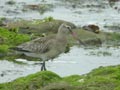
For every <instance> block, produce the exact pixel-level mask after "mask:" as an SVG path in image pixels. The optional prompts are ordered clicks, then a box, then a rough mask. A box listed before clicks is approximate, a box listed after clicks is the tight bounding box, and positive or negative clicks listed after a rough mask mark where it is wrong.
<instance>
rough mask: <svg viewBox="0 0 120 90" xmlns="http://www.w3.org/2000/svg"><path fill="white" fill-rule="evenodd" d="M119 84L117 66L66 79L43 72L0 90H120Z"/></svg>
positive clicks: (100, 68) (5, 84)
mask: <svg viewBox="0 0 120 90" xmlns="http://www.w3.org/2000/svg"><path fill="white" fill-rule="evenodd" d="M119 84H120V65H117V66H107V67H99V68H97V69H94V70H93V71H91V72H90V73H88V74H85V75H71V76H66V77H60V76H58V75H57V74H55V73H53V72H50V71H42V72H38V73H35V74H31V75H28V76H26V77H21V78H18V79H16V80H14V81H12V82H8V83H3V84H0V90H119V88H120V87H119Z"/></svg>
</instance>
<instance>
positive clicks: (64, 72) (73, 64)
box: [0, 47, 120, 83]
mask: <svg viewBox="0 0 120 90" xmlns="http://www.w3.org/2000/svg"><path fill="white" fill-rule="evenodd" d="M113 51H114V53H113ZM91 52H94V53H96V54H91ZM99 52H100V53H99ZM102 52H103V54H102ZM104 52H108V53H111V54H106V55H104ZM119 52H120V49H117V48H97V49H83V48H78V47H72V48H71V50H70V52H69V53H66V54H61V55H60V56H59V57H58V58H56V59H54V60H53V61H48V62H47V68H48V70H50V71H53V72H55V73H57V74H59V75H60V76H68V75H72V74H85V73H88V72H90V71H91V70H92V69H94V68H98V67H99V66H108V65H117V64H120V53H119ZM17 61H20V62H24V63H26V64H24V65H18V64H15V63H12V62H8V61H5V60H4V61H0V75H1V76H0V83H2V82H8V81H11V80H14V79H16V78H18V77H22V76H26V75H28V74H31V73H35V72H38V71H40V65H39V64H35V63H36V62H34V61H27V60H23V59H17ZM37 63H38V62H37Z"/></svg>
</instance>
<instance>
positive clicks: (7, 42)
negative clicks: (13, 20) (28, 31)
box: [0, 28, 30, 52]
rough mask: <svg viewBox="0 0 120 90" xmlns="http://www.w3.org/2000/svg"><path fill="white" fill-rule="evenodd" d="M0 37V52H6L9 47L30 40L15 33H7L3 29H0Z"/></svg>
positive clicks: (28, 37)
mask: <svg viewBox="0 0 120 90" xmlns="http://www.w3.org/2000/svg"><path fill="white" fill-rule="evenodd" d="M15 30H18V29H15ZM0 37H1V38H2V39H3V42H2V45H0V52H7V51H8V49H9V47H11V46H16V45H19V44H21V43H23V42H26V41H28V40H30V36H28V35H25V34H18V33H17V32H13V31H9V30H7V29H4V28H0Z"/></svg>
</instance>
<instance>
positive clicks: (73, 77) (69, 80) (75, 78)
mask: <svg viewBox="0 0 120 90" xmlns="http://www.w3.org/2000/svg"><path fill="white" fill-rule="evenodd" d="M80 79H82V76H80V75H71V76H67V77H64V78H63V79H62V80H63V81H65V82H67V83H69V84H71V85H74V86H76V85H80V82H79V80H80Z"/></svg>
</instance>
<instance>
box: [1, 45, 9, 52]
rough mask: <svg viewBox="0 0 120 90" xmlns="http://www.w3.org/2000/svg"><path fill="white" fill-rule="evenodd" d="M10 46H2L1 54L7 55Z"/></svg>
mask: <svg viewBox="0 0 120 90" xmlns="http://www.w3.org/2000/svg"><path fill="white" fill-rule="evenodd" d="M8 48H9V46H8V45H0V52H2V53H6V52H8V51H9V49H8Z"/></svg>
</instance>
